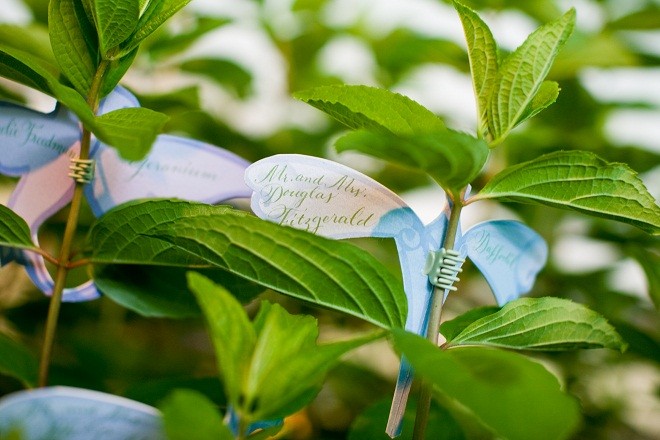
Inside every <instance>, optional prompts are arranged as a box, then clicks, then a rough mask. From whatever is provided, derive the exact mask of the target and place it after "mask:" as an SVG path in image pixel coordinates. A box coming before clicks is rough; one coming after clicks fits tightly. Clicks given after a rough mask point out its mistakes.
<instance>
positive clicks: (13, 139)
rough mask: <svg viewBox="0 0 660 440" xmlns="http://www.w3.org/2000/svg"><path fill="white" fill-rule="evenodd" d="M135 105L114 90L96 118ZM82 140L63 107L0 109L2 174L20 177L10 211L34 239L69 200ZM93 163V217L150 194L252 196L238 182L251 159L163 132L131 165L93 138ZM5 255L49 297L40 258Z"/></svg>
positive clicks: (71, 291)
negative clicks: (73, 166) (50, 110)
mask: <svg viewBox="0 0 660 440" xmlns="http://www.w3.org/2000/svg"><path fill="white" fill-rule="evenodd" d="M137 106H139V103H138V101H137V99H136V98H135V97H134V96H133V95H132V94H131V93H130V92H128V91H127V90H126V89H124V88H121V87H118V88H117V89H115V91H113V92H112V93H111V94H110V95H109V96H108V97H106V98H105V99H104V100H103V101H102V102H101V104H100V106H99V114H104V113H108V112H110V111H113V110H117V109H121V108H128V107H137ZM79 138H80V124H79V122H78V121H77V119H76V118H75V117H74V116H73V115H72V114H71V113H70V112H68V111H67V110H65V109H64V108H62V107H58V109H56V110H55V112H53V113H52V114H43V113H39V112H35V111H32V110H29V109H25V108H23V107H20V106H16V105H11V104H2V105H0V141H2V142H0V152H1V154H0V172H2V173H4V174H7V175H12V176H17V175H20V176H21V179H20V181H19V183H18V185H17V187H16V189H15V190H14V192H13V193H12V195H11V197H10V199H9V202H8V206H9V208H11V209H12V210H14V211H15V212H16V213H17V214H18V215H20V216H21V217H23V218H24V219H25V220H26V222H27V223H28V225H29V227H30V231H31V233H32V235H33V239H34V240H35V242H37V233H38V230H39V227H40V226H41V224H43V222H44V221H45V220H46V219H48V218H49V217H50V216H52V215H53V214H54V213H55V212H57V211H58V210H60V209H61V208H63V207H64V206H66V205H67V204H68V203H69V202H70V200H71V197H72V194H73V188H74V182H73V180H72V179H71V178H70V177H69V176H68V174H69V165H70V158H71V157H77V155H78V152H79V149H80V143H79ZM90 158H92V159H94V160H95V161H96V173H95V177H94V179H93V180H92V181H91V182H90V183H89V184H87V185H86V186H85V196H86V198H87V200H88V202H89V204H90V206H91V207H92V211H93V212H94V214H95V215H96V216H100V215H102V214H104V213H105V212H107V211H108V210H109V209H111V208H113V207H114V206H117V205H119V204H121V203H124V202H127V201H130V200H136V199H140V198H147V197H171V198H181V199H186V200H192V201H199V202H206V203H218V202H222V201H225V200H229V199H233V198H245V197H249V196H250V194H251V190H250V189H249V188H248V187H247V186H246V185H245V183H244V180H243V175H244V172H245V169H246V168H247V166H248V165H249V162H247V161H246V160H244V159H242V158H241V157H239V156H237V155H235V154H233V153H230V152H228V151H226V150H223V149H221V148H218V147H215V146H213V145H209V144H206V143H203V142H199V141H195V140H192V139H186V138H182V137H178V136H170V135H160V136H158V138H157V139H156V142H155V143H154V145H153V147H152V149H151V151H150V152H149V154H148V155H147V156H146V157H145V158H144V159H143V160H140V161H136V162H129V161H126V160H124V159H122V158H121V157H119V154H118V152H117V150H115V149H114V148H111V147H108V146H107V145H104V144H103V143H101V142H99V141H98V140H96V139H94V140H93V143H92V148H91V152H90ZM3 255H4V256H3V258H2V264H5V263H6V262H7V261H9V259H10V258H11V257H12V256H13V258H14V259H15V260H17V261H18V262H20V263H22V264H24V265H25V267H26V270H27V272H28V275H29V276H30V278H31V279H32V280H33V282H34V283H35V284H36V285H37V287H38V288H39V289H40V290H42V291H43V292H44V293H46V294H50V292H51V291H52V288H53V280H52V277H51V276H50V274H49V273H48V271H47V270H46V266H45V263H44V260H43V258H42V257H41V256H40V255H37V254H34V253H32V252H23V251H18V252H11V253H8V252H5V253H3ZM98 296H99V293H98V291H97V290H96V287H95V286H94V284H93V283H92V282H91V281H90V282H87V283H85V284H83V285H80V286H78V287H75V288H67V289H65V291H64V296H63V301H85V300H90V299H94V298H97V297H98Z"/></svg>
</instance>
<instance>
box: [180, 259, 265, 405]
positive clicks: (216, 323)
mask: <svg viewBox="0 0 660 440" xmlns="http://www.w3.org/2000/svg"><path fill="white" fill-rule="evenodd" d="M188 285H189V287H190V290H191V291H192V292H193V294H194V295H195V297H196V298H197V301H198V302H199V305H200V307H201V308H202V312H203V313H204V316H205V317H206V322H207V325H208V327H209V330H210V334H211V340H212V341H213V346H214V347H215V354H216V356H217V361H218V367H219V368H220V370H221V372H222V378H223V382H224V384H225V392H226V395H227V400H228V401H229V403H230V404H232V405H233V406H234V407H237V406H239V405H240V404H241V403H243V399H244V397H245V396H243V394H242V391H243V388H244V385H245V382H244V381H245V378H246V372H247V371H248V369H249V366H250V361H251V360H252V353H253V351H254V347H255V344H256V343H257V334H256V332H255V330H254V327H252V324H251V323H250V321H249V319H248V317H247V313H246V312H245V310H243V306H241V303H239V302H238V301H237V300H236V299H235V298H234V297H233V296H232V295H231V294H230V293H229V292H227V290H225V289H224V288H223V287H221V286H219V285H217V284H214V283H213V282H212V281H211V280H209V279H208V278H206V277H204V276H202V275H199V274H196V273H194V272H191V273H190V274H189V275H188Z"/></svg>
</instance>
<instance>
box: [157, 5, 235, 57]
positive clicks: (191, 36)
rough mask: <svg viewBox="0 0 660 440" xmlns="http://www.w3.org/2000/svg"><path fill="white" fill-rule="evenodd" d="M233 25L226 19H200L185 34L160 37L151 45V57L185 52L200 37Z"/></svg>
mask: <svg viewBox="0 0 660 440" xmlns="http://www.w3.org/2000/svg"><path fill="white" fill-rule="evenodd" d="M227 23H231V20H230V19H228V18H225V17H222V18H217V17H206V16H202V17H198V18H197V22H196V25H195V26H194V27H191V28H188V29H186V30H185V31H184V32H183V33H176V34H175V35H167V36H164V35H159V38H158V40H156V41H154V42H153V43H151V42H150V44H149V56H150V57H152V58H154V59H159V58H162V57H167V56H171V55H174V54H179V53H182V52H184V51H185V50H186V49H188V48H189V47H190V46H192V45H193V44H194V43H195V42H196V41H197V40H198V39H199V38H200V37H202V36H204V35H206V34H207V33H209V32H211V31H213V30H215V29H218V28H219V27H221V26H224V25H225V24H227Z"/></svg>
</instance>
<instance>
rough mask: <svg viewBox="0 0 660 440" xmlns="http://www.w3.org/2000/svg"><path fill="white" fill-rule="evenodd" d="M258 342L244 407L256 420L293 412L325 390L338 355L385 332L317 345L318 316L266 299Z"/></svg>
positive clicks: (256, 323)
mask: <svg viewBox="0 0 660 440" xmlns="http://www.w3.org/2000/svg"><path fill="white" fill-rule="evenodd" d="M254 326H255V328H256V329H257V331H258V333H259V334H258V338H257V344H256V346H255V349H254V355H253V358H252V363H251V365H250V370H249V374H248V376H247V385H246V388H245V398H246V400H245V403H244V405H243V411H244V412H245V413H250V414H251V415H250V416H249V419H250V420H251V421H258V420H269V419H275V418H279V417H284V416H287V415H290V414H292V413H294V412H296V411H298V410H300V409H301V408H303V407H304V406H305V405H306V404H308V403H309V402H310V401H311V400H312V399H313V398H314V396H315V395H316V394H317V393H318V391H319V390H320V389H321V385H322V383H323V379H324V377H325V375H326V373H327V372H328V371H329V370H330V369H331V368H332V367H334V366H335V365H336V364H337V362H338V361H339V358H340V357H341V356H342V355H343V354H344V353H346V352H348V351H349V350H352V349H354V348H357V347H359V346H361V345H364V344H366V343H368V342H371V341H373V340H375V339H377V338H380V337H382V336H384V335H385V334H384V333H376V334H371V335H367V336H363V337H360V338H355V339H351V340H348V341H343V342H335V343H331V344H317V343H316V339H317V337H318V323H317V322H316V319H315V318H313V317H311V316H307V315H300V316H295V315H291V314H289V313H288V312H287V311H286V310H284V309H283V308H282V307H281V306H279V305H278V304H268V303H264V305H263V306H262V309H261V310H260V313H259V315H258V316H257V318H256V319H255V324H254Z"/></svg>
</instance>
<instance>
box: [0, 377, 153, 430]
mask: <svg viewBox="0 0 660 440" xmlns="http://www.w3.org/2000/svg"><path fill="white" fill-rule="evenodd" d="M12 432H20V433H21V437H20V438H23V439H25V440H36V439H49V440H88V439H105V440H125V439H142V440H161V439H163V438H165V430H164V428H163V421H162V418H161V415H160V413H159V412H158V411H157V410H156V409H155V408H153V407H151V406H148V405H144V404H142V403H139V402H136V401H133V400H129V399H125V398H123V397H118V396H114V395H111V394H106V393H101V392H98V391H91V390H85V389H80V388H72V387H49V388H40V389H35V390H26V391H19V392H17V393H14V394H9V395H7V396H5V397H3V398H2V399H0V438H10V433H12Z"/></svg>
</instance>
